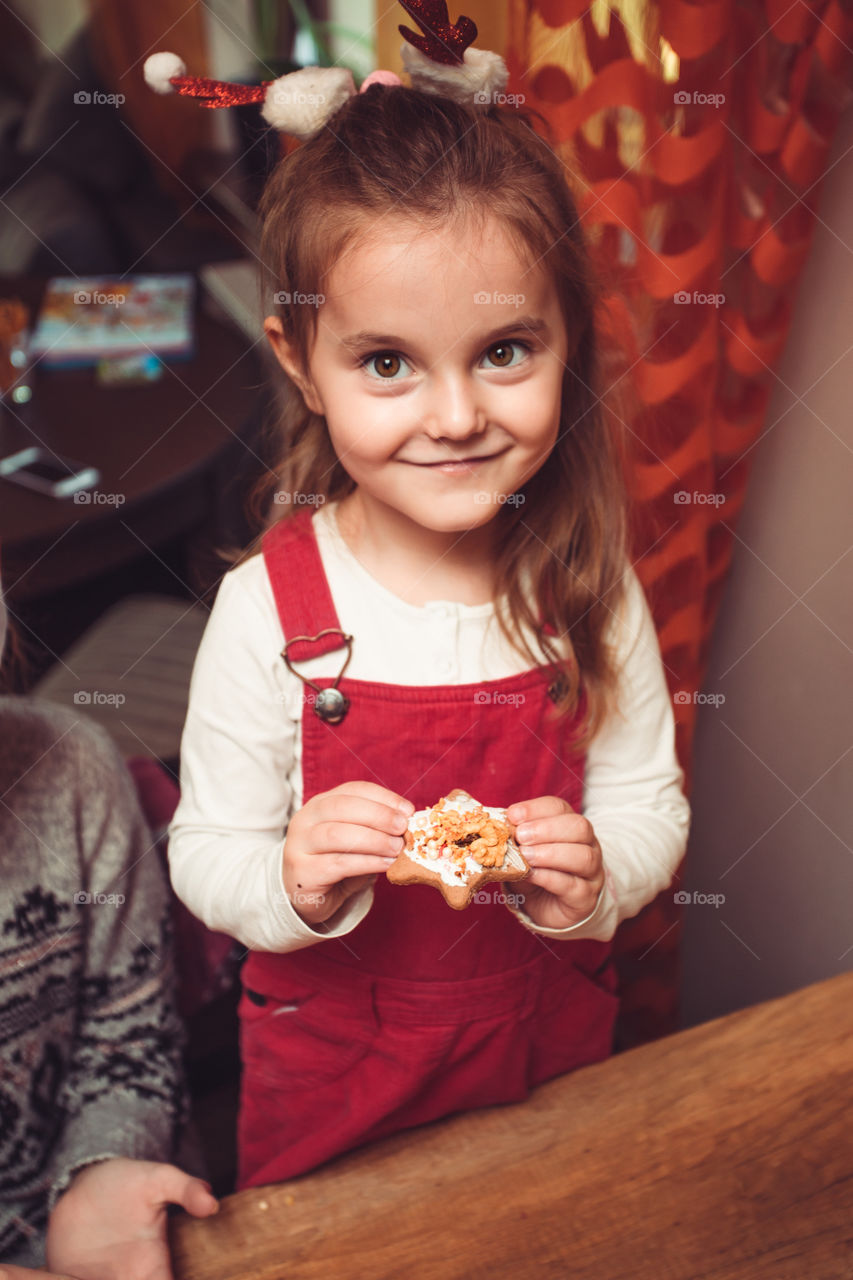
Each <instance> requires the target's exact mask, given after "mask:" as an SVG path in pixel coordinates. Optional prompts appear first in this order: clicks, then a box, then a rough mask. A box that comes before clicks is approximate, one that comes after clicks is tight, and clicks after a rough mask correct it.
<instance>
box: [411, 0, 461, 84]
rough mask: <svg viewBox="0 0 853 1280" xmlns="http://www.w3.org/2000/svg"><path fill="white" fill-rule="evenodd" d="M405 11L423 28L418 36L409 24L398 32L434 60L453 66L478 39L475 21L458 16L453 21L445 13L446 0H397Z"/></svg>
mask: <svg viewBox="0 0 853 1280" xmlns="http://www.w3.org/2000/svg"><path fill="white" fill-rule="evenodd" d="M400 4H401V5H402V6H403V8H404V9H405V10H406V13H407V14H408V15H409V17H410V18H412V19H413V20H414V21H415V22H416V23H417V24H418V26H419V27H420V29H421V31H423V33H424V34H423V35H418V33H417V32H416V31H412V30H411V29H410V28H409V27H403V26H400V27H398V30H399V32H400V35H401V36H402V37H403V38H404V40H408V42H409V44H413V45H414V46H415V48H416V49H419V50H420V51H421V53H423V54H425V55H426V57H428V58H431V59H432V61H433V62H444V63H446V64H448V65H449V66H451V67H452V66H456V65H457V64H458V63H460V62H462V60H463V56H464V53H465V50H466V49H467V48H468V46H469V44H473V43H474V41H475V40H476V39H477V24H476V23H475V22H474V21H472V19H471V18H464V17H462V16H460V18H459V20H458V22H456V23H455V24H454V23H452V22H451V21H450V17H449V15H448V13H447V0H400Z"/></svg>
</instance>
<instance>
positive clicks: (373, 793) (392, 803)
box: [326, 781, 415, 813]
mask: <svg viewBox="0 0 853 1280" xmlns="http://www.w3.org/2000/svg"><path fill="white" fill-rule="evenodd" d="M336 792H342V793H343V794H344V795H353V796H360V797H361V798H362V799H364V800H376V801H378V802H379V804H387V805H388V807H389V808H390V809H396V808H398V806H401V805H402V807H403V808H405V809H407V810H408V812H409V813H414V812H415V806H414V805H413V804H412V802H411V800H407V799H406V797H405V796H401V795H398V794H397V792H396V791H389V789H388V788H387V787H381V786H380V785H379V783H378V782H359V781H356V782H342V783H341V784H340V786H338V787H333V789H332V790H331V791H328V792H327V793H326V794H327V795H330V796H331V795H334V794H335V793H336Z"/></svg>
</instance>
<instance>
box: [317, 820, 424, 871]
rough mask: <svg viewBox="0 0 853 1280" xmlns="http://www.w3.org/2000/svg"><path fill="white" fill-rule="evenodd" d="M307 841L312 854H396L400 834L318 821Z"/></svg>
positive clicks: (401, 845) (400, 846)
mask: <svg viewBox="0 0 853 1280" xmlns="http://www.w3.org/2000/svg"><path fill="white" fill-rule="evenodd" d="M309 844H310V846H311V851H312V852H313V853H314V854H324V853H331V854H336V855H337V854H343V855H347V854H351V853H355V854H359V853H370V854H373V855H374V856H376V857H391V858H396V856H397V854H398V853H399V852H400V850H401V849H402V847H403V837H402V835H396V836H393V835H388V834H387V833H386V832H385V831H382V830H379V831H377V830H375V829H374V828H373V827H362V826H360V825H356V824H355V823H352V822H318V823H317V825H316V826H314V827H312V829H311V832H310V836H309ZM374 870H375V868H374Z"/></svg>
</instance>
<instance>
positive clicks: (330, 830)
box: [282, 782, 415, 925]
mask: <svg viewBox="0 0 853 1280" xmlns="http://www.w3.org/2000/svg"><path fill="white" fill-rule="evenodd" d="M414 811H415V808H414V805H413V804H412V803H411V801H409V800H406V799H405V798H404V797H403V796H398V795H397V794H396V792H394V791H389V790H388V789H387V788H386V787H380V786H378V785H377V783H375V782H343V783H341V785H340V786H339V787H334V788H333V789H332V790H331V791H324V792H322V793H321V794H319V795H316V796H313V797H312V798H311V799H310V800H309V801H308V803H307V804H305V805H303V807H302V808H301V809H300V810H299V811H298V812H297V813H295V814H294V815H293V817H292V818H291V820H290V826H289V827H288V831H287V838H286V839H285V842H284V852H283V856H282V876H283V879H284V888H285V892H286V893H287V896H288V898H289V899H290V901H291V902H292V903H293V906H294V907H295V909H296V911H297V912H298V913H299V915H300V916H301V917H302V919H303V920H304V921H305V923H306V924H310V925H314V924H320V923H321V922H322V921H324V920H328V919H329V918H330V917H331V916H333V915H334V914H335V912H336V911H337V910H338V909H339V908H340V907H341V906H342V905H343V903H344V902H346V900H347V898H350V897H352V895H353V894H354V893H357V892H358V891H359V889H362V888H363V887H364V886H365V885H366V884H368V883H372V882H373V881H374V880H375V879H376V877H377V875H379V874H380V873H381V872H385V871H387V870H388V868H389V866H390V865H391V863H392V862H393V861H394V859H395V858H396V857H397V855H398V854H399V853H400V851H401V849H402V848H403V832H404V831H405V830H406V826H407V824H408V819H409V817H410V816H411V814H413V813H414Z"/></svg>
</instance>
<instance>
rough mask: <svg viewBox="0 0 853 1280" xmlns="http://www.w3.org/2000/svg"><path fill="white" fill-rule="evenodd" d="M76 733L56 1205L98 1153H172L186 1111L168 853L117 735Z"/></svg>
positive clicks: (54, 1162)
mask: <svg viewBox="0 0 853 1280" xmlns="http://www.w3.org/2000/svg"><path fill="white" fill-rule="evenodd" d="M69 739H70V741H71V744H72V746H71V748H70V749H69V744H68V743H65V744H64V747H63V748H62V750H63V751H64V753H65V755H66V756H68V757H69V758H71V759H73V760H74V761H75V762H76V764H77V767H78V782H77V785H76V787H75V790H74V795H73V797H69V802H70V803H73V804H75V805H76V810H77V825H78V830H79V838H80V855H81V856H80V870H81V879H80V889H79V891H76V892H75V894H74V904H75V905H74V910H75V912H76V914H77V916H78V918H79V927H80V930H81V933H82V934H83V935H84V937H85V949H84V955H85V961H84V965H83V967H82V971H81V973H80V988H79V992H78V995H77V1004H78V1009H79V1018H78V1021H77V1023H76V1026H75V1032H74V1037H73V1042H72V1044H71V1046H70V1050H69V1058H68V1065H67V1070H66V1073H65V1076H64V1078H63V1080H62V1082H61V1085H60V1088H59V1093H58V1103H59V1107H60V1110H61V1111H62V1112H63V1113H64V1114H65V1116H66V1122H65V1125H64V1127H63V1130H62V1136H61V1139H60V1141H59V1142H58V1144H57V1147H56V1149H55V1151H54V1152H53V1153H52V1157H51V1183H50V1189H49V1197H48V1208H49V1209H51V1210H52V1209H53V1206H54V1205H55V1203H56V1200H57V1198H58V1197H59V1195H61V1194H62V1192H63V1191H64V1190H66V1188H67V1187H68V1185H69V1183H70V1181H71V1179H72V1177H73V1176H74V1174H75V1173H76V1172H77V1171H78V1170H79V1169H81V1168H83V1167H84V1166H85V1165H87V1164H92V1163H94V1162H96V1161H99V1160H108V1159H111V1158H113V1157H116V1156H126V1157H130V1158H133V1159H137V1160H169V1159H171V1158H172V1155H173V1153H174V1149H175V1142H176V1139H177V1135H178V1132H179V1129H180V1127H181V1125H182V1123H183V1122H184V1120H185V1118H186V1114H187V1112H186V1108H187V1098H186V1093H185V1089H184V1079H183V1068H182V1059H181V1055H182V1050H183V1045H184V1036H183V1030H182V1028H181V1024H180V1021H179V1019H178V1015H177V1011H176V1009H175V1005H174V995H173V992H174V971H173V967H172V949H171V918H170V909H169V896H168V884H167V879H166V874H165V870H164V868H163V865H162V860H161V857H160V853H159V851H158V850H157V848H156V846H154V845H153V844H152V842H151V838H150V836H149V833H148V829H147V827H146V826H145V823H144V820H143V817H142V814H141V813H140V810H139V806H138V803H137V800H136V795H135V793H134V791H133V784H132V782H131V779H130V776H129V774H128V773H127V771H126V769H125V768H124V765H123V763H122V761H121V759H120V757H119V756H118V754H117V753H116V751H115V749H114V747H113V746H112V744H111V743H110V742H109V741H108V740H107V738H106V735H105V734H103V732H102V731H101V730H100V729H98V728H97V726H92V725H87V724H86V723H85V722H81V723H80V724H77V725H75V726H74V728H73V731H72V733H71V734H69ZM47 830H48V831H49V828H47ZM51 856H52V857H54V858H55V857H56V856H57V855H56V854H53V853H52V854H51ZM59 941H61V938H58V939H57V942H59ZM45 989H46V990H47V988H45Z"/></svg>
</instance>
